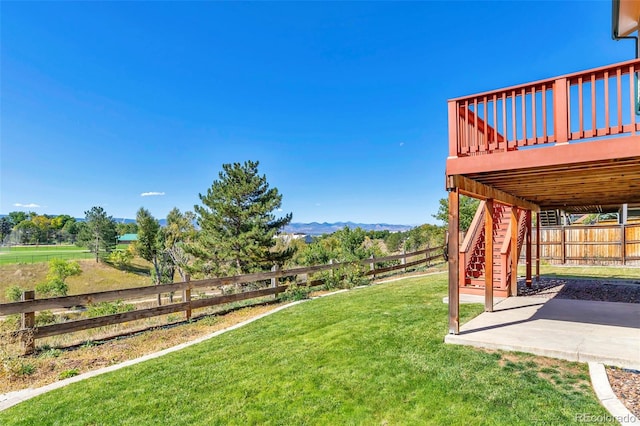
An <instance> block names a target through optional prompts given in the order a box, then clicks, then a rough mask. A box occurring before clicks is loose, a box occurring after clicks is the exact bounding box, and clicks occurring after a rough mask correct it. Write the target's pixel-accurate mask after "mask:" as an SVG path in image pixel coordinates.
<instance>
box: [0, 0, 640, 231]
mask: <svg viewBox="0 0 640 426" xmlns="http://www.w3.org/2000/svg"><path fill="white" fill-rule="evenodd" d="M0 19H1V22H0V24H1V25H0V36H1V40H0V42H1V57H0V60H1V62H0V93H1V97H0V102H1V103H0V126H1V127H0V144H1V145H0V168H1V170H0V213H4V214H6V213H8V212H10V211H13V210H31V211H35V212H38V213H47V214H71V215H73V216H76V217H83V216H84V211H85V210H89V209H90V208H91V207H92V206H96V205H99V206H103V207H104V208H105V209H106V211H107V212H108V213H109V214H110V215H112V216H114V217H126V218H133V217H135V213H136V211H137V210H138V208H139V207H145V208H147V209H149V210H150V211H151V213H152V214H154V215H155V216H156V217H158V218H162V217H165V216H166V214H167V213H168V211H169V210H170V209H171V208H173V207H174V206H175V207H178V208H180V209H181V210H192V209H193V205H194V204H197V203H199V198H198V194H199V193H205V192H206V190H207V188H209V187H210V186H211V183H212V181H213V180H214V179H216V178H217V177H218V173H219V171H220V170H221V165H222V164H223V163H230V162H243V161H245V160H259V161H260V171H261V172H262V173H264V174H266V175H267V179H268V181H269V183H270V184H271V185H272V186H276V187H277V188H278V189H279V190H280V192H281V193H282V194H283V205H282V208H283V210H284V212H292V213H293V221H294V222H311V221H319V222H323V221H328V222H332V221H349V220H350V221H355V222H365V223H374V222H386V223H396V224H420V223H427V222H428V223H434V222H435V219H433V217H432V215H433V214H434V213H435V212H436V211H437V208H438V200H439V199H440V198H443V197H445V196H446V192H445V190H444V167H445V159H446V156H447V106H446V105H447V104H446V101H447V99H448V98H453V97H457V96H462V95H466V94H471V93H476V92H482V91H486V90H491V89H496V88H500V87H505V86H509V85H513V84H520V83H525V82H528V81H533V80H538V79H542V78H547V77H552V76H556V75H560V74H564V73H569V72H573V71H579V70H582V69H588V68H593V67H597V66H601V65H606V64H610V63H614V62H619V61H623V60H627V59H631V58H633V57H634V46H633V43H632V42H631V41H620V42H615V41H613V40H612V39H611V2H610V1H593V2H587V1H581V2H578V1H575V2H555V1H553V2H542V1H540V2H512V1H509V2H507V1H505V2H480V1H478V2H454V1H452V2H421V3H414V2H411V3H409V2H401V3H384V2H375V3H373V2H372V3H368V2H356V3H326V2H320V3H291V2H286V3H269V2H259V3H222V2H215V3H213V2H212V3H207V2H45V3H31V2H6V1H3V2H1V3H0ZM149 193H155V195H146V196H142V194H149Z"/></svg>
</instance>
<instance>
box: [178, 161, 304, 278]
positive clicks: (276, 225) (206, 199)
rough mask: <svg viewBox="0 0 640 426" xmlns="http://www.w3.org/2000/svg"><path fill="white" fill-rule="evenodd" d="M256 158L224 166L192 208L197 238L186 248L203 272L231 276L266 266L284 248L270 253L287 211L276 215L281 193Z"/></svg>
mask: <svg viewBox="0 0 640 426" xmlns="http://www.w3.org/2000/svg"><path fill="white" fill-rule="evenodd" d="M258 164H259V162H257V161H255V162H254V161H246V162H244V164H240V163H233V164H223V165H222V169H223V170H222V172H220V174H219V180H214V181H213V184H212V185H211V187H210V188H209V189H208V190H207V193H206V194H205V195H202V194H199V196H200V200H201V201H202V205H196V206H194V209H195V212H196V215H197V222H198V225H199V226H200V233H199V238H198V240H197V242H196V244H193V245H191V246H190V248H189V251H190V252H191V254H193V255H194V256H195V257H196V258H197V259H198V260H199V269H200V270H201V271H202V272H204V273H205V274H207V275H218V276H224V275H235V274H246V273H251V272H256V271H260V270H268V269H269V268H271V266H272V265H273V263H274V262H281V261H283V260H284V259H285V258H286V257H287V256H290V253H288V252H280V253H278V252H275V251H273V250H272V248H273V247H274V245H275V239H274V236H275V235H276V233H277V232H278V231H279V230H280V229H281V228H283V227H284V226H285V225H287V224H288V223H289V222H291V217H292V215H291V213H289V214H287V215H285V216H284V217H280V218H277V217H276V215H275V214H274V212H275V211H277V210H278V209H279V208H280V205H281V203H282V195H281V194H280V193H279V192H278V189H277V188H269V184H268V183H267V178H266V176H265V175H262V176H260V175H259V174H258Z"/></svg>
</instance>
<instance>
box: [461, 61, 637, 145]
mask: <svg viewBox="0 0 640 426" xmlns="http://www.w3.org/2000/svg"><path fill="white" fill-rule="evenodd" d="M639 72H640V59H634V60H632V61H627V62H622V63H618V64H613V65H609V66H605V67H600V68H595V69H591V70H587V71H582V72H578V73H574V74H568V75H564V76H561V77H556V78H551V79H548V80H541V81H537V82H533V83H527V84H523V85H519V86H513V87H508V88H505V89H499V90H495V91H492V92H486V93H480V94H476V95H471V96H466V97H462V98H456V99H452V100H450V101H449V156H450V157H465V156H473V155H483V154H491V153H495V152H506V151H514V150H518V149H523V148H527V147H535V146H540V145H545V144H550V143H556V144H564V143H569V142H571V141H578V140H585V139H593V138H601V137H606V136H611V135H622V134H629V135H635V134H636V132H638V131H639V130H640V123H638V122H637V121H640V120H637V119H636V114H635V98H634V96H635V93H636V87H635V84H636V83H635V75H636V73H639Z"/></svg>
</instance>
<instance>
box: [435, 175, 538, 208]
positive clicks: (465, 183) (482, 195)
mask: <svg viewBox="0 0 640 426" xmlns="http://www.w3.org/2000/svg"><path fill="white" fill-rule="evenodd" d="M449 188H458V190H459V191H460V193H461V194H464V195H468V196H470V197H474V198H479V199H481V200H487V199H489V198H491V199H493V200H495V201H499V202H501V203H503V204H507V205H509V206H516V207H520V208H522V209H526V210H532V211H536V212H537V211H540V207H539V206H538V205H537V204H534V203H532V202H530V201H527V200H524V199H522V198H518V197H515V196H513V195H511V194H508V193H506V192H504V191H501V190H499V189H496V188H493V187H491V186H488V185H485V184H483V183H480V182H477V181H475V180H471V179H469V178H467V177H465V176H461V175H454V176H449V177H448V178H447V189H449Z"/></svg>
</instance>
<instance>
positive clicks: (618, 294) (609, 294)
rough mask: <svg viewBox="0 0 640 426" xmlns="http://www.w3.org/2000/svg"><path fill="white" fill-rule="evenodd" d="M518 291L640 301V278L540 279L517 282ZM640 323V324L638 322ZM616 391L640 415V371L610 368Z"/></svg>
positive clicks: (630, 301) (578, 298)
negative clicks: (526, 282) (528, 284)
mask: <svg viewBox="0 0 640 426" xmlns="http://www.w3.org/2000/svg"><path fill="white" fill-rule="evenodd" d="M518 294H519V295H521V296H532V297H541V298H547V299H551V298H554V297H557V298H560V299H574V300H596V301H603V302H622V303H640V280H607V279H581V278H575V279H574V278H571V279H567V278H541V279H540V282H535V280H534V282H533V283H532V285H531V288H527V287H526V285H525V282H524V280H522V281H518ZM639 326H640V324H639ZM606 370H607V375H608V377H609V383H610V384H611V388H612V389H613V392H614V393H615V394H616V396H617V397H618V399H620V401H622V403H623V404H624V405H625V407H627V409H628V410H629V411H631V412H632V413H633V414H635V415H636V416H637V417H640V371H636V370H627V369H622V368H615V367H607V369H606Z"/></svg>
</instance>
